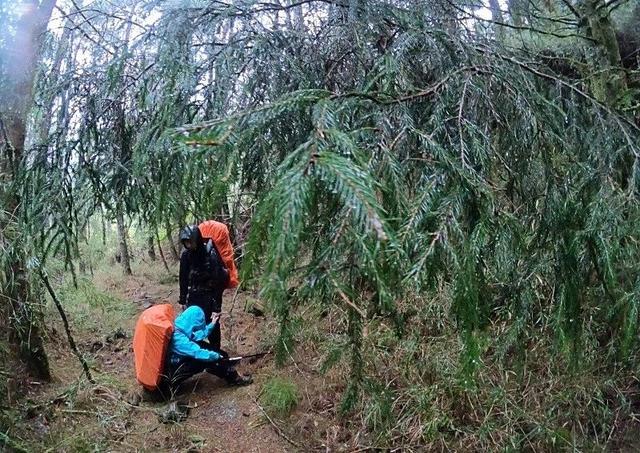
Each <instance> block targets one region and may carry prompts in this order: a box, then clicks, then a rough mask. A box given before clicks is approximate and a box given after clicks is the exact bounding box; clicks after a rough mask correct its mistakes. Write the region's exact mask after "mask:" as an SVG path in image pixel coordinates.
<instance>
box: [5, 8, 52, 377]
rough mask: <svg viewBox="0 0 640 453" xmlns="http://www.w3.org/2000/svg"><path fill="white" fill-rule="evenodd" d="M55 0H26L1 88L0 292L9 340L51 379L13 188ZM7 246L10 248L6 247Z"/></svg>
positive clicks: (31, 366)
mask: <svg viewBox="0 0 640 453" xmlns="http://www.w3.org/2000/svg"><path fill="white" fill-rule="evenodd" d="M55 3H56V2H55V0H44V1H43V2H42V3H41V4H38V2H36V1H25V2H24V4H23V6H24V13H23V14H22V16H21V17H20V19H18V21H17V23H16V26H15V34H14V35H13V38H9V41H8V42H7V46H6V48H5V51H6V54H5V55H0V61H4V62H5V68H4V69H5V71H4V72H5V75H6V80H5V83H4V84H3V85H2V90H0V121H2V124H1V125H0V127H1V129H2V132H3V133H2V134H0V144H1V147H0V178H1V179H0V181H1V182H3V183H5V184H0V188H1V190H2V192H0V199H3V200H5V203H6V204H5V206H3V209H4V210H5V211H6V212H9V213H11V214H12V215H11V216H6V217H5V218H4V219H2V220H0V243H1V244H2V249H3V250H4V251H5V253H6V256H7V257H8V259H7V260H6V261H5V263H6V268H5V272H7V274H8V275H12V276H13V278H12V279H6V280H5V281H3V282H2V291H1V293H2V294H3V295H4V297H6V300H8V301H9V303H8V304H3V305H4V307H6V308H5V310H4V313H3V315H4V316H6V319H8V321H9V322H8V325H9V330H10V335H9V336H10V340H12V342H13V343H14V344H15V345H16V346H17V347H18V349H19V356H20V358H21V360H22V361H24V362H25V364H26V365H27V368H28V369H29V371H30V372H31V373H32V374H33V375H34V376H36V377H38V378H40V379H49V378H50V371H49V362H48V359H47V355H46V352H45V350H44V346H43V341H42V336H41V332H40V327H39V326H40V323H41V318H42V315H41V311H40V309H39V308H38V306H39V305H38V304H34V303H32V300H31V296H32V294H31V291H30V284H29V281H28V278H27V271H26V266H25V254H24V250H21V249H20V244H25V243H27V241H28V240H29V239H28V238H22V237H20V236H21V233H20V232H21V231H23V230H24V229H23V228H21V226H20V222H21V219H20V209H21V208H20V206H21V202H22V200H21V199H20V196H19V195H18V192H19V190H15V189H13V188H11V185H12V184H11V183H12V182H13V181H15V179H16V177H17V175H18V171H19V169H20V166H21V165H22V162H23V158H24V149H25V137H26V132H27V117H28V112H29V109H30V107H31V104H32V100H33V99H32V94H31V90H32V87H33V81H34V78H35V73H36V68H37V63H38V57H39V53H40V48H41V44H42V35H43V34H44V33H45V31H46V29H47V24H48V22H49V19H50V17H51V12H52V11H53V8H54V6H55ZM7 250H8V253H7Z"/></svg>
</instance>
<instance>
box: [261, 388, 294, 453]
mask: <svg viewBox="0 0 640 453" xmlns="http://www.w3.org/2000/svg"><path fill="white" fill-rule="evenodd" d="M253 402H254V403H256V406H258V408H259V409H260V410H261V411H262V413H263V414H264V416H265V417H266V419H267V420H269V423H271V424H272V425H273V427H274V428H275V429H276V432H277V433H278V434H279V435H280V436H282V437H283V438H284V439H285V440H286V441H287V442H289V443H290V444H291V445H293V446H294V447H296V448H301V446H300V444H298V443H296V442H294V441H292V440H291V439H289V438H288V437H287V435H286V434H285V433H284V432H283V431H282V430H281V429H280V427H279V426H278V425H276V423H275V422H274V421H273V420H272V419H271V417H269V414H267V411H265V410H264V408H263V407H262V406H260V403H258V400H256V399H254V400H253Z"/></svg>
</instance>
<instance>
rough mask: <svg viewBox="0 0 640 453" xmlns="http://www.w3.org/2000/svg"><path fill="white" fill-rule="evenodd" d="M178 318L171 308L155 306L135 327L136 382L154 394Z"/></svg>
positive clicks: (168, 305) (143, 313)
mask: <svg viewBox="0 0 640 453" xmlns="http://www.w3.org/2000/svg"><path fill="white" fill-rule="evenodd" d="M175 317H176V314H175V312H174V310H173V307H172V306H171V305H170V304H162V305H154V306H153V307H150V308H148V309H146V310H145V311H143V312H142V314H141V315H140V318H138V322H137V323H136V331H135V333H134V334H133V355H134V361H135V365H136V379H138V382H139V383H140V384H142V385H143V386H144V387H145V388H147V389H149V390H155V389H156V388H157V387H158V384H159V383H160V376H161V375H162V372H163V368H164V358H165V355H166V353H167V349H168V348H169V342H170V341H171V335H173V321H174V319H175Z"/></svg>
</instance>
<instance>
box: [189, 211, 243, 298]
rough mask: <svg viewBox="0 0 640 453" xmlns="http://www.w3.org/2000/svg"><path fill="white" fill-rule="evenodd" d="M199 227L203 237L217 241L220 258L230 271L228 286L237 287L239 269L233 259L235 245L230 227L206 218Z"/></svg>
mask: <svg viewBox="0 0 640 453" xmlns="http://www.w3.org/2000/svg"><path fill="white" fill-rule="evenodd" d="M198 229H199V230H200V234H202V238H203V239H211V240H212V241H213V242H214V243H215V245H216V249H218V253H220V258H222V262H223V263H224V265H225V267H226V268H227V270H228V271H229V283H228V284H227V288H235V287H236V286H238V284H239V283H240V281H239V280H238V269H236V263H235V261H234V260H233V245H232V244H231V238H230V237H229V228H227V226H226V225H225V224H224V223H222V222H216V221H215V220H206V221H204V222H202V223H201V224H200V225H198Z"/></svg>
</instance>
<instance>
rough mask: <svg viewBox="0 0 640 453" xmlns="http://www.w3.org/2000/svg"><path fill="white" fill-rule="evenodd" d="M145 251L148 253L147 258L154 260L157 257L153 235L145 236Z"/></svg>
mask: <svg viewBox="0 0 640 453" xmlns="http://www.w3.org/2000/svg"><path fill="white" fill-rule="evenodd" d="M147 253H148V254H149V258H150V259H151V261H155V260H156V259H157V258H156V248H155V246H154V240H153V235H149V237H148V238H147Z"/></svg>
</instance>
